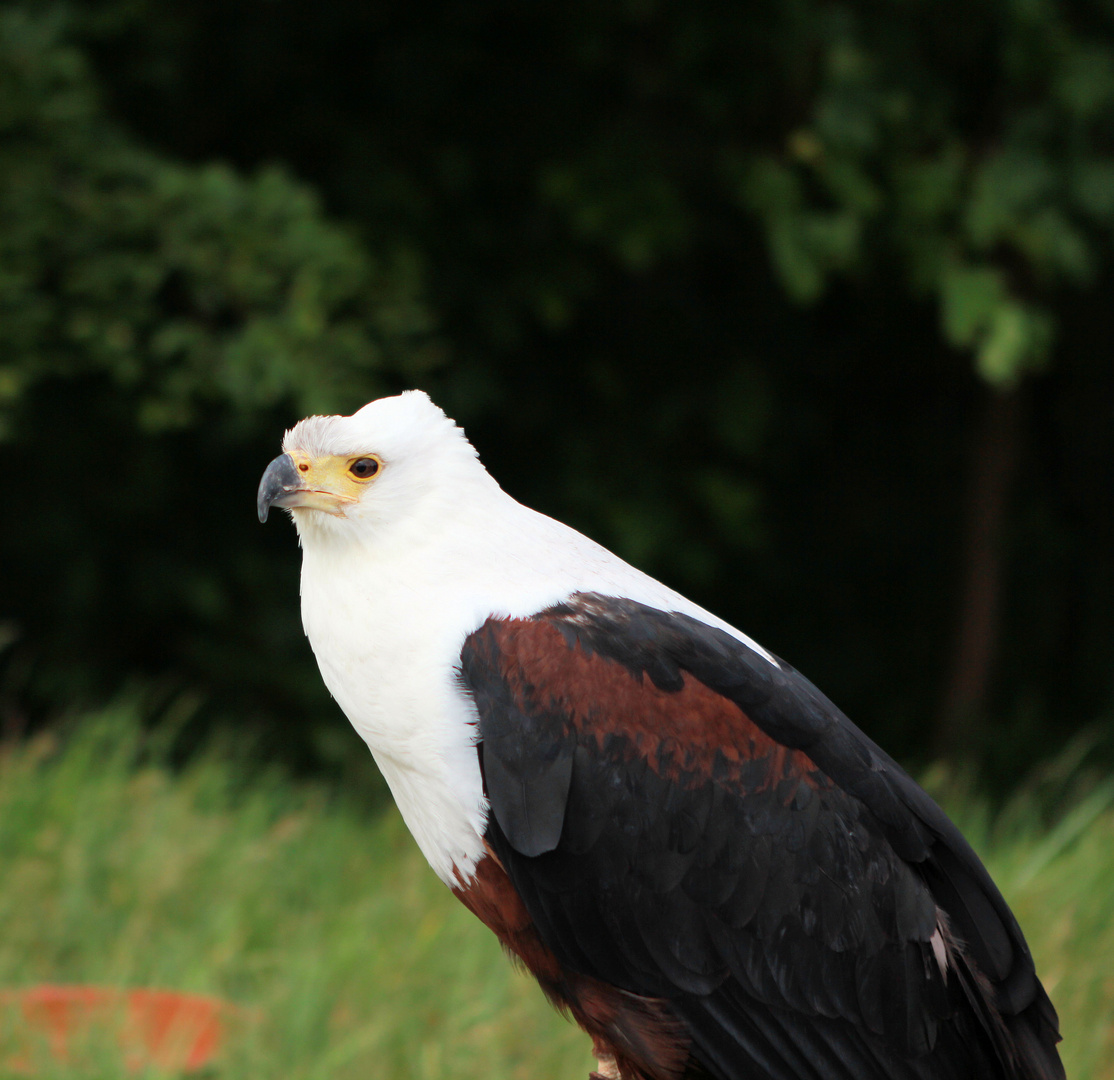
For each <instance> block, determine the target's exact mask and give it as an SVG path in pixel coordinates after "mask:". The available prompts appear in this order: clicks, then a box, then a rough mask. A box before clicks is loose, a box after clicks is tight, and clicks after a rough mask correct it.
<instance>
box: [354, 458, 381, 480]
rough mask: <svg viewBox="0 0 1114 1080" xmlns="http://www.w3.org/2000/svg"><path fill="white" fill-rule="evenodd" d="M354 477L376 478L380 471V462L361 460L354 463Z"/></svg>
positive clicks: (369, 459) (370, 459)
mask: <svg viewBox="0 0 1114 1080" xmlns="http://www.w3.org/2000/svg"><path fill="white" fill-rule="evenodd" d="M351 471H352V475H353V476H358V477H360V478H361V479H364V478H366V477H368V476H374V475H375V474H376V473H377V472H378V471H379V462H378V461H376V460H375V459H374V458H360V460H359V461H354V462H352V470H351Z"/></svg>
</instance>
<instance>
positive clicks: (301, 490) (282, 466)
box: [255, 454, 356, 521]
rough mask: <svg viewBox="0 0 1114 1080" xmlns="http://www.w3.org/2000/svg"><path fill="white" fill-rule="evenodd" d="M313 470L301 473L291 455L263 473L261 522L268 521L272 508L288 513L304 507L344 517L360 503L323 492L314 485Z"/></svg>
mask: <svg viewBox="0 0 1114 1080" xmlns="http://www.w3.org/2000/svg"><path fill="white" fill-rule="evenodd" d="M316 471H317V470H315V469H313V468H309V469H305V470H299V468H298V465H297V464H296V463H295V461H294V458H293V457H291V455H290V454H279V456H278V457H277V458H275V460H274V461H272V462H271V464H270V465H268V466H267V468H266V470H265V471H264V473H263V478H262V479H261V480H260V481H259V493H258V495H257V496H256V500H255V507H256V510H257V511H258V512H259V520H260V521H266V520H267V514H268V513H269V512H270V509H271V507H272V506H284V507H287V508H288V509H294V508H296V507H300V506H304V507H307V508H308V509H311V510H324V511H325V512H326V513H328V514H343V513H344V506H346V505H347V504H349V503H354V502H355V501H356V500H355V499H354V498H351V497H350V496H348V495H341V494H338V493H337V492H335V491H328V490H323V489H322V488H321V487H317V486H315V485H314V484H313V476H314V473H315V472H316Z"/></svg>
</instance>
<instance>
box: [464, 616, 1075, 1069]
mask: <svg viewBox="0 0 1114 1080" xmlns="http://www.w3.org/2000/svg"><path fill="white" fill-rule="evenodd" d="M617 673H618V675H617ZM461 678H462V682H463V684H464V686H465V687H466V688H467V689H468V691H469V692H470V693H471V694H472V696H473V699H474V701H475V704H476V708H477V710H478V713H479V734H480V742H479V754H480V760H481V767H482V770H483V773H484V779H485V785H486V792H487V796H488V799H489V801H490V804H491V810H492V813H491V816H490V818H489V825H488V837H487V838H488V842H489V844H490V845H491V846H492V848H493V850H494V851H495V853H496V854H497V855H498V857H499V859H500V861H501V862H502V864H503V866H504V867H505V869H506V871H507V873H508V875H509V876H510V878H511V880H512V882H513V883H514V885H515V887H516V889H517V890H518V892H519V894H520V895H521V897H522V899H523V901H524V903H525V905H526V908H527V910H528V912H529V913H530V916H531V918H532V919H533V920H534V922H535V925H536V926H537V929H538V932H539V934H540V936H541V938H542V940H543V941H544V942H545V944H546V945H547V946H548V947H549V948H550V949H551V950H552V951H553V953H554V954H555V955H556V956H557V957H558V959H559V960H560V962H561V963H562V964H564V965H566V966H568V967H569V968H570V969H572V970H574V971H577V972H579V973H581V974H584V975H588V976H591V977H592V978H595V979H598V980H601V981H602V982H605V983H608V984H610V985H612V986H615V987H618V988H620V989H622V990H624V991H629V992H631V993H635V994H640V995H646V996H651V997H657V998H661V999H664V1000H666V1001H668V1002H669V1003H670V1005H671V1007H672V1009H673V1010H674V1012H675V1014H676V1015H677V1016H678V1017H680V1018H681V1019H682V1020H683V1021H684V1024H685V1026H686V1028H687V1030H688V1032H689V1035H690V1036H691V1039H692V1047H691V1053H692V1058H693V1062H694V1067H697V1066H698V1067H699V1069H701V1070H703V1071H704V1072H706V1073H707V1074H708V1075H710V1076H713V1077H716V1078H719V1080H742V1078H744V1077H751V1076H755V1075H763V1076H768V1077H770V1078H773V1080H801V1078H802V1077H817V1078H818V1080H819V1078H823V1080H828V1078H831V1077H841V1076H846V1077H849V1078H850V1077H854V1078H855V1080H869V1078H879V1080H881V1078H882V1077H885V1078H887V1080H891V1078H906V1077H907V1078H910V1080H929V1078H943V1077H956V1078H957V1080H958V1078H960V1077H972V1076H976V1075H977V1076H986V1077H995V1076H997V1077H1001V1078H1016V1080H1040V1078H1056V1077H1062V1076H1063V1070H1062V1067H1061V1066H1060V1062H1059V1058H1058V1055H1057V1054H1056V1051H1055V1042H1056V1041H1057V1039H1058V1034H1057V1030H1056V1016H1055V1012H1054V1010H1053V1009H1052V1006H1051V1004H1050V1003H1049V1001H1048V998H1047V996H1046V995H1045V993H1044V990H1043V988H1042V987H1041V986H1040V983H1039V981H1038V980H1037V978H1036V975H1035V973H1034V970H1033V965H1032V961H1031V959H1030V957H1029V953H1028V950H1027V948H1026V945H1025V942H1024V938H1023V937H1022V935H1021V931H1020V929H1019V928H1018V926H1017V923H1016V921H1015V920H1014V918H1013V915H1012V914H1011V913H1010V911H1009V908H1008V907H1007V906H1006V903H1005V901H1004V900H1003V899H1002V897H1001V895H1000V893H999V892H998V890H997V888H996V887H995V886H994V884H993V882H992V881H991V879H990V877H989V875H988V874H987V873H986V871H985V869H984V868H983V867H982V864H981V863H980V862H979V860H978V858H977V857H976V856H975V854H974V852H973V851H972V850H971V848H970V847H969V845H968V844H967V843H966V841H965V840H964V839H963V837H962V836H961V835H960V834H959V832H958V830H957V829H956V828H955V827H954V826H953V825H952V823H951V822H950V821H949V820H948V819H947V817H946V816H945V815H944V814H943V812H942V811H941V810H940V809H939V808H938V807H937V806H936V804H935V803H934V802H933V801H932V800H931V799H930V798H929V797H928V796H927V795H926V794H925V793H924V792H923V791H922V790H921V788H919V787H918V786H917V785H916V784H915V783H914V781H913V780H911V779H910V778H909V777H908V776H907V775H906V774H905V773H904V771H902V770H901V769H900V767H899V766H898V765H897V764H896V763H895V762H893V761H892V759H890V758H889V757H888V756H887V755H886V754H885V753H884V752H883V751H881V750H880V749H879V748H878V747H877V746H876V745H875V744H874V743H872V742H871V741H870V740H869V739H868V738H866V736H865V735H863V734H862V732H860V731H859V730H858V729H857V728H855V727H854V725H852V724H851V723H850V721H848V720H847V719H846V717H844V716H843V715H842V714H841V713H840V712H839V710H838V709H836V708H835V706H834V705H832V704H831V702H829V701H828V700H827V698H825V697H824V696H823V695H822V694H820V693H819V691H817V690H816V688H815V687H813V686H812V684H811V683H809V682H808V681H807V680H805V679H803V678H802V677H801V676H800V675H798V674H797V673H796V672H794V671H792V670H791V669H789V668H787V667H784V666H779V665H777V664H773V663H770V662H769V661H768V660H766V659H765V658H764V657H762V656H761V655H759V654H758V653H756V652H754V651H753V650H751V649H749V648H747V647H746V646H745V645H743V644H742V643H740V642H738V641H737V640H736V639H734V638H733V637H731V636H730V635H729V634H727V633H725V632H723V631H720V630H718V629H715V628H713V627H709V626H707V625H705V624H704V623H701V622H699V621H698V620H695V619H692V618H689V617H688V616H684V615H680V614H677V613H669V612H663V611H658V610H655V609H652V608H648V607H645V606H643V605H639V604H635V603H633V602H631V601H625V600H619V599H614V598H607V597H600V596H595V595H583V596H578V597H574V598H572V599H571V600H570V601H569V603H567V604H565V605H560V606H558V607H556V608H553V609H550V610H548V611H546V612H542V613H540V614H539V615H538V616H537V617H535V619H534V620H525V621H524V620H519V621H514V620H495V619H492V620H489V622H488V623H487V624H485V626H484V627H482V628H481V629H480V630H478V631H477V632H476V633H474V634H472V635H471V636H470V637H469V639H468V641H467V642H466V644H465V647H464V649H463V651H462V655H461ZM709 691H711V692H712V693H711V694H709V693H708V692H709ZM717 695H718V696H717ZM724 699H725V700H724ZM709 701H712V702H713V706H709V704H708V702H709ZM728 702H729V703H731V704H730V705H728V704H726V703H728ZM715 703H718V704H715ZM731 706H734V708H732V707H731ZM709 708H714V710H718V712H715V711H713V713H710V714H709V718H708V720H707V724H706V725H705V727H701V726H699V723H698V721H697V720H696V719H691V718H688V717H687V712H686V711H687V710H690V709H691V710H696V711H699V710H700V709H704V710H708V709H709ZM663 709H665V710H666V711H665V712H661V710H663ZM654 710H658V712H657V713H654ZM668 710H672V712H670V711H668ZM651 714H653V715H654V716H655V717H659V720H655V721H654V722H653V723H651V722H650V721H649V720H648V719H647V717H649V716H650V715H651ZM725 716H728V717H734V719H733V720H732V721H731V722H732V723H735V724H736V727H735V728H734V729H732V731H730V732H728V735H727V737H726V738H725V735H724V731H723V730H721V729H720V728H717V729H716V730H715V731H711V730H706V727H707V725H708V724H710V725H714V724H717V723H718V724H720V725H721V727H722V724H723V723H725V722H726V721H725V720H724V719H723V718H724V717H725ZM674 720H676V721H677V722H678V723H679V724H680V727H679V728H678V730H677V731H673V732H670V731H666V730H664V728H665V727H668V726H669V724H670V723H672V722H673V721H674ZM686 723H687V724H688V727H687V728H686V727H685V724H686ZM717 739H719V740H720V741H721V745H720V746H715V745H711V744H712V743H714V742H715V741H716V740H717ZM732 740H734V743H732ZM748 740H749V742H748ZM941 926H943V927H944V928H945V929H946V930H947V931H948V938H947V940H948V948H949V950H950V951H949V963H950V965H952V966H953V967H954V969H955V970H951V971H949V972H948V973H943V972H941V970H940V967H939V964H938V963H937V960H936V956H935V953H934V950H933V948H932V945H931V938H932V936H933V934H935V933H938V932H939V930H938V928H939V927H941Z"/></svg>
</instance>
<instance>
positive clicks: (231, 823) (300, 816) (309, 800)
mask: <svg viewBox="0 0 1114 1080" xmlns="http://www.w3.org/2000/svg"><path fill="white" fill-rule="evenodd" d="M143 712H144V710H143V709H142V707H140V708H137V707H136V703H135V702H131V701H123V702H115V703H112V704H110V705H109V706H108V707H106V708H105V709H103V710H101V711H100V712H98V713H96V714H90V715H85V716H81V717H80V718H79V720H80V722H79V723H75V724H73V725H72V726H71V727H70V728H69V729H65V728H63V729H61V730H58V731H56V732H53V733H46V734H43V735H40V736H39V737H37V738H35V739H31V740H27V741H26V742H25V743H24V744H22V745H19V746H7V747H5V748H4V750H3V751H2V752H0V879H2V880H3V882H4V888H3V890H0V921H2V925H3V926H4V933H3V935H0V987H3V988H5V989H7V988H17V987H25V986H31V985H35V984H37V983H40V982H47V983H62V984H66V983H87V984H93V985H102V986H103V985H108V986H124V987H143V986H149V987H158V988H164V989H182V990H189V991H192V992H195V993H204V994H213V995H217V996H218V997H220V998H222V999H224V1000H227V1001H230V1002H232V1003H233V1004H234V1005H235V1006H236V1007H238V1008H239V1009H241V1010H242V1012H241V1013H240V1018H239V1021H238V1022H237V1019H236V1018H235V1017H234V1018H233V1022H232V1023H230V1024H229V1025H228V1032H227V1039H226V1042H225V1047H224V1052H223V1053H222V1054H221V1056H220V1058H219V1060H218V1061H217V1062H216V1063H214V1064H213V1065H212V1066H211V1067H210V1068H209V1069H207V1070H206V1071H205V1072H204V1073H203V1074H199V1073H197V1072H196V1071H194V1072H192V1073H190V1074H188V1075H192V1076H198V1075H204V1076H206V1077H209V1078H211V1080H240V1078H243V1080H325V1078H328V1080H349V1078H351V1080H364V1078H366V1077H369V1076H373V1077H375V1078H376V1080H396V1078H397V1080H403V1078H405V1080H474V1078H475V1077H484V1078H486V1080H529V1078H531V1077H537V1076H545V1077H561V1076H576V1075H581V1076H583V1075H584V1074H585V1073H586V1072H587V1071H588V1069H590V1068H591V1067H592V1061H593V1059H592V1058H591V1057H590V1047H591V1040H590V1039H588V1037H587V1036H585V1035H584V1034H583V1033H582V1032H581V1031H580V1030H579V1029H578V1028H576V1026H575V1025H573V1024H570V1023H568V1022H567V1021H565V1020H563V1019H562V1018H561V1017H559V1016H558V1014H557V1013H556V1012H555V1011H554V1010H553V1009H552V1008H550V1006H549V1005H548V1003H547V1002H546V1000H545V998H544V997H543V995H542V993H541V991H540V990H539V989H538V987H537V985H536V984H535V983H534V981H533V979H532V978H530V977H529V976H527V975H525V974H524V973H523V972H521V971H519V970H518V969H517V968H516V967H515V966H514V965H512V964H511V963H510V961H509V960H508V959H507V957H506V956H505V955H504V954H503V953H502V952H501V950H500V948H499V944H498V942H497V940H496V938H495V937H494V935H493V934H491V933H490V931H488V929H487V928H486V927H485V926H483V925H482V924H481V923H480V922H479V921H478V920H477V919H475V918H474V917H473V916H472V915H471V913H470V912H469V911H468V910H467V909H466V908H465V907H464V906H463V905H462V904H460V903H459V902H458V901H457V900H456V899H455V898H454V897H453V896H452V894H451V893H450V892H449V890H448V889H446V888H445V887H444V886H443V885H442V884H441V882H440V881H438V879H437V878H436V877H435V876H434V875H433V874H432V873H431V871H430V869H429V867H428V866H427V865H426V864H425V861H424V859H423V858H422V856H421V853H420V852H419V851H418V849H417V847H416V846H415V845H414V843H413V840H412V839H411V838H410V836H409V835H408V834H407V832H406V828H405V826H404V825H403V823H402V821H401V819H400V818H399V817H398V815H397V812H396V811H394V809H393V808H391V809H390V810H389V811H387V812H385V813H383V812H380V813H378V814H373V813H370V812H369V810H368V807H367V806H366V805H364V804H361V802H360V801H359V800H358V799H357V798H355V797H354V795H355V793H356V791H357V785H356V784H354V783H351V784H346V785H344V786H343V787H338V786H336V785H329V784H323V783H320V782H319V781H316V780H315V781H312V782H306V781H302V782H299V783H296V782H294V781H292V780H291V779H290V778H289V777H288V776H286V775H284V773H283V771H282V770H279V769H275V768H268V769H260V768H259V767H258V764H257V765H256V767H255V768H252V767H251V766H250V764H248V763H246V762H245V761H243V760H242V758H241V759H240V760H237V756H236V755H235V754H229V753H228V747H227V746H216V747H209V748H208V749H207V750H206V751H205V752H203V753H201V754H197V755H195V756H194V758H193V760H192V761H191V762H190V763H189V764H188V766H187V767H185V768H184V769H176V770H172V769H169V768H167V764H166V757H165V752H166V751H165V746H162V747H160V745H159V741H158V740H152V739H151V738H150V736H149V735H147V736H144V734H143V733H142V729H141V728H140V724H139V716H140V715H141V714H142V713H143ZM345 739H346V742H347V746H348V748H349V751H350V752H352V751H358V750H359V740H358V736H357V735H356V734H355V732H352V731H348V732H345ZM358 760H359V762H360V763H361V764H362V765H363V766H364V768H365V769H370V767H371V766H370V758H369V757H368V756H367V755H362V754H360V755H358ZM1065 766H1066V768H1065ZM926 779H927V780H928V782H929V783H930V786H931V788H932V790H933V792H934V793H935V794H936V796H937V797H938V798H939V799H940V801H941V803H942V804H943V806H944V807H945V808H946V809H947V810H948V812H949V813H950V814H951V815H952V816H953V817H954V820H955V821H956V822H957V824H959V825H960V827H961V828H962V829H963V831H964V833H965V835H967V836H968V837H970V839H971V842H972V844H973V845H974V847H975V849H976V850H977V851H978V852H979V854H980V856H981V857H983V858H984V859H985V860H986V863H987V867H988V869H989V870H990V872H991V874H992V875H993V877H994V880H995V881H997V882H998V884H999V885H1000V887H1001V889H1002V892H1003V894H1004V895H1005V897H1006V899H1007V901H1008V902H1009V904H1010V906H1011V908H1012V909H1013V911H1014V912H1015V913H1016V915H1017V918H1018V921H1019V923H1020V925H1021V927H1022V929H1023V930H1024V932H1025V935H1026V937H1027V939H1028V942H1029V945H1030V947H1031V949H1032V953H1033V958H1034V961H1035V963H1036V966H1037V971H1038V972H1039V973H1040V976H1041V979H1042V981H1043V983H1044V985H1045V987H1046V988H1047V990H1048V992H1049V994H1050V996H1051V998H1052V1001H1053V1003H1054V1004H1055V1006H1056V1008H1057V1010H1058V1011H1059V1015H1060V1028H1061V1031H1062V1032H1063V1036H1064V1041H1063V1043H1062V1044H1061V1048H1060V1049H1061V1053H1062V1055H1063V1061H1064V1065H1065V1067H1066V1068H1067V1072H1068V1075H1069V1076H1070V1077H1072V1078H1073V1080H1114V1028H1112V1027H1111V1025H1110V1022H1109V1019H1110V1013H1111V1008H1112V1007H1114V984H1112V982H1111V977H1110V970H1111V964H1112V963H1114V923H1112V921H1111V919H1110V896H1111V891H1112V890H1114V784H1112V782H1111V781H1110V780H1109V778H1108V779H1106V780H1105V781H1103V780H1101V779H1099V778H1098V777H1096V776H1095V775H1094V774H1093V772H1092V770H1090V769H1088V768H1086V767H1085V766H1082V767H1081V762H1080V760H1079V758H1078V757H1074V759H1073V758H1072V756H1071V755H1065V756H1063V757H1062V758H1060V759H1059V760H1057V761H1055V762H1052V763H1050V765H1049V766H1048V767H1047V768H1045V769H1044V770H1042V772H1041V773H1039V774H1037V775H1036V776H1034V777H1032V778H1030V780H1029V782H1027V783H1025V784H1024V785H1023V786H1022V787H1021V788H1020V789H1019V790H1018V792H1017V793H1016V795H1015V796H1014V797H1013V798H1012V799H1011V800H1009V802H1008V804H1007V805H1006V807H1005V808H1004V810H1003V812H1001V813H999V814H996V815H992V814H991V813H990V812H989V811H988V807H987V803H986V800H985V799H984V798H982V797H980V796H977V795H975V794H974V793H973V792H972V790H971V789H970V787H969V786H968V785H967V784H966V783H965V782H964V781H963V778H962V776H961V775H957V774H955V773H950V774H949V773H948V772H946V771H945V770H939V769H938V770H936V771H935V772H934V774H933V775H931V776H929V777H927V778H926ZM21 1020H22V1017H21V1016H20V1014H19V1013H18V1012H17V1011H16V1010H15V1009H14V1008H12V1007H11V1006H10V1005H5V1003H4V1002H3V1001H0V1078H2V1080H20V1078H22V1077H25V1076H27V1075H28V1070H27V1069H26V1068H24V1069H20V1070H19V1071H17V1070H15V1069H11V1068H9V1067H7V1066H8V1062H9V1060H10V1058H11V1057H12V1056H13V1043H14V1045H15V1047H21V1046H26V1042H27V1034H28V1033H27V1030H26V1027H27V1025H26V1023H25V1022H24V1023H22V1024H21ZM113 1034H115V1033H113ZM74 1043H75V1044H76V1045H73V1044H71V1050H72V1051H73V1052H72V1053H71V1057H70V1060H69V1061H66V1062H62V1061H58V1060H57V1059H53V1060H52V1055H51V1054H50V1045H49V1043H48V1042H47V1040H46V1038H42V1039H41V1043H40V1047H39V1050H40V1052H39V1054H38V1055H35V1056H33V1057H32V1061H33V1063H34V1065H35V1066H36V1067H37V1068H36V1071H35V1075H45V1076H49V1077H51V1078H53V1080H104V1078H105V1077H118V1076H122V1075H134V1076H139V1077H142V1078H144V1080H146V1078H148V1077H151V1078H154V1077H161V1078H163V1080H168V1078H169V1077H170V1076H179V1075H183V1074H180V1073H178V1072H174V1071H168V1070H157V1071H156V1070H154V1069H148V1070H142V1069H138V1070H137V1069H132V1070H130V1071H129V1070H126V1069H125V1068H123V1067H122V1065H121V1063H120V1051H119V1045H120V1044H119V1042H118V1041H117V1040H116V1039H114V1038H112V1037H111V1036H110V1035H109V1034H108V1033H104V1034H103V1035H102V1040H101V1042H100V1043H98V1042H97V1041H96V1040H95V1039H93V1038H87V1039H86V1040H85V1045H83V1044H82V1042H81V1041H79V1040H77V1039H75V1040H74ZM90 1044H91V1045H90ZM82 1050H85V1053H82ZM90 1051H92V1052H90ZM97 1051H99V1054H98V1053H97Z"/></svg>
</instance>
